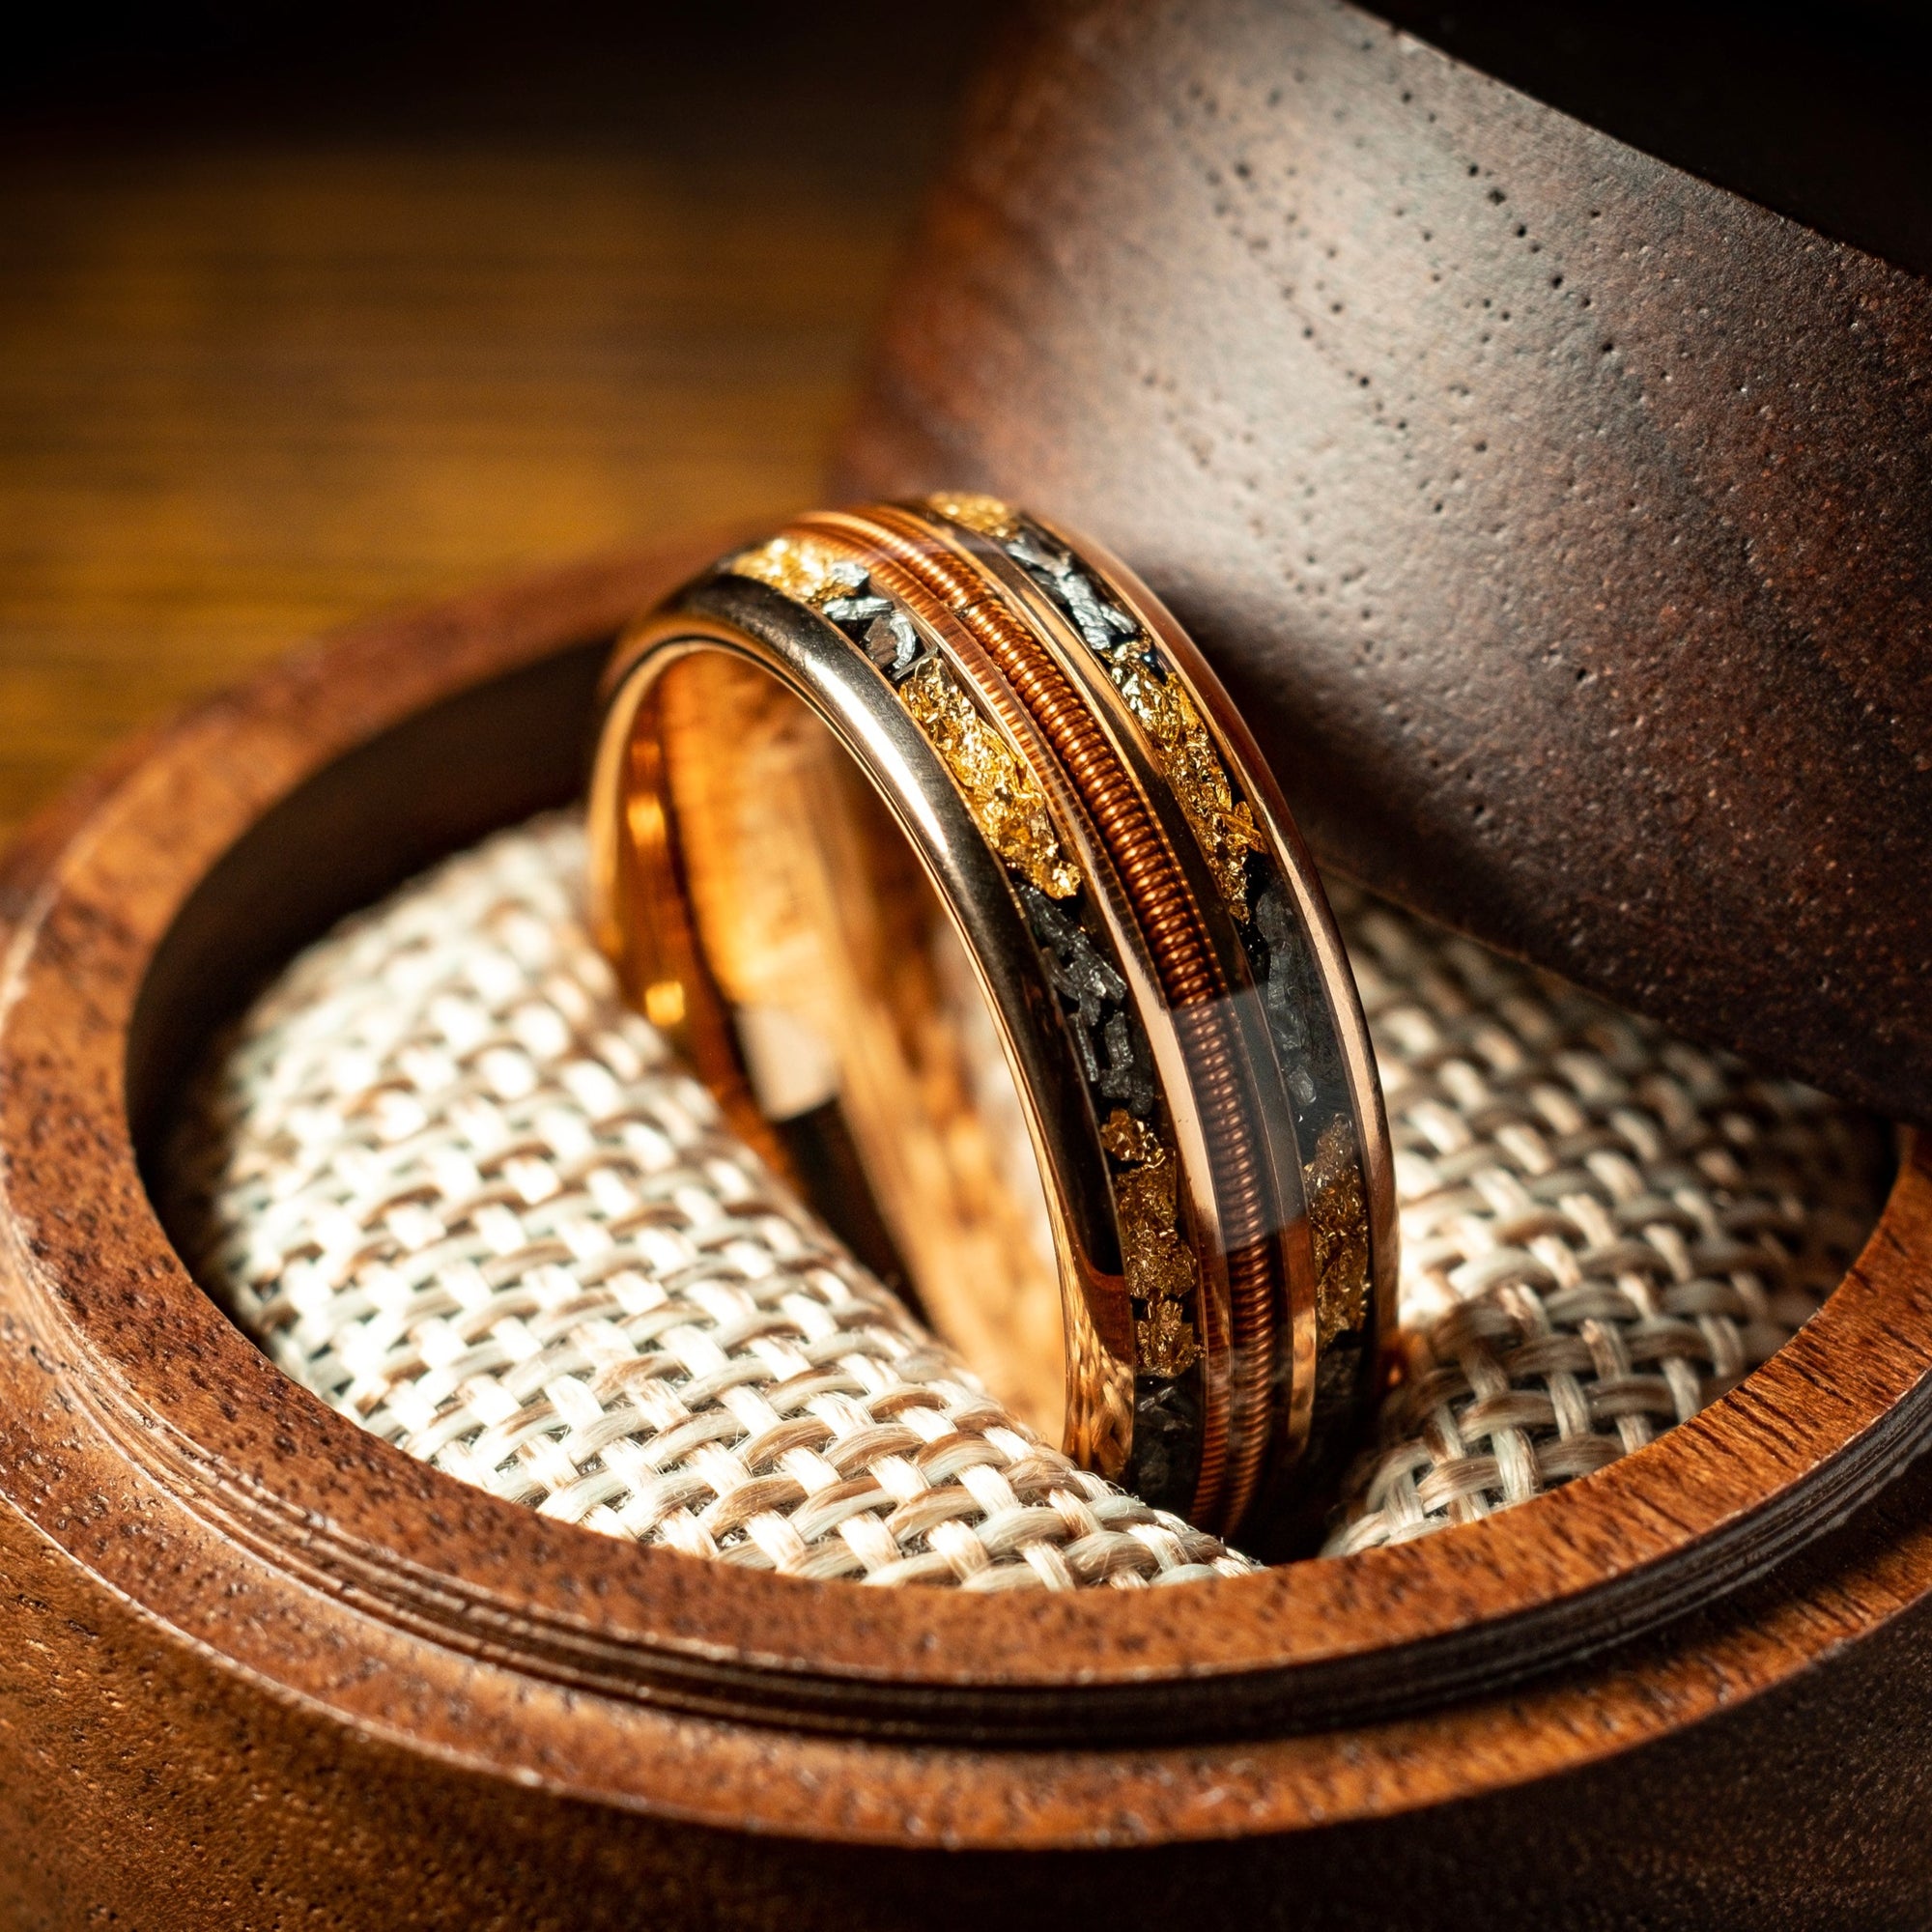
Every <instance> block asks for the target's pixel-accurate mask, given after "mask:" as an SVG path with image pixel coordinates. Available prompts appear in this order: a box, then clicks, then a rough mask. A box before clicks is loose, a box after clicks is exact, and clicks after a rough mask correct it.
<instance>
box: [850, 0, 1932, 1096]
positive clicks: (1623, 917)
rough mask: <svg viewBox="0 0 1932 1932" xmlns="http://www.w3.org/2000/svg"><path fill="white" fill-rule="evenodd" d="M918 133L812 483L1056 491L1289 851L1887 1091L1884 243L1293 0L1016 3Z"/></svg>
mask: <svg viewBox="0 0 1932 1932" xmlns="http://www.w3.org/2000/svg"><path fill="white" fill-rule="evenodd" d="M1662 57H1663V56H1662V54H1660V58H1662ZM956 154H957V156H958V158H957V160H956V162H955V165H954V167H953V170H952V174H951V176H950V178H949V179H948V180H947V181H946V182H945V183H944V184H943V185H942V186H941V188H940V189H939V191H938V193H937V195H936V197H935V199H934V201H933V203H932V205H931V208H930V212H929V215H928V218H927V220H926V222H925V225H924V229H923V236H922V238H921V240H920V242H919V244H918V247H917V249H916V251H915V256H914V259H913V261H912V262H911V264H910V265H909V267H908V269H907V270H906V272H905V274H904V276H903V279H902V282H901V284H900V287H901V295H900V298H899V300H898V302H897V305H896V307H895V312H894V315H893V317H892V319H891V322H890V326H889V328H888V331H887V335H886V339H885V343H884V348H883V352H882V355H881V359H880V362H879V365H878V372H877V377H876V381H875V383H874V385H873V387H872V390H871V395H870V401H869V405H868V407H867V411H866V412H865V415H864V417H863V419H862V421H861V423H860V426H859V428H858V431H857V432H856V434H855V436H854V438H853V440H852V442H851V445H850V448H849V451H848V480H849V482H850V483H851V484H852V486H853V487H855V488H863V489H865V490H867V491H879V490H887V491H895V492H904V491H911V490H916V489H920V488H925V487H933V486H936V485H939V484H941V483H947V484H952V485H953V486H962V485H971V486H977V487H983V488H987V489H991V490H994V491H998V492H1002V493H1005V494H1009V495H1011V496H1013V497H1017V498H1020V499H1023V500H1027V501H1031V502H1034V503H1037V504H1039V505H1041V506H1042V507H1048V508H1050V509H1051V510H1052V511H1053V512H1054V513H1056V514H1057V515H1060V516H1062V517H1064V518H1065V519H1066V520H1068V521H1069V522H1071V523H1074V524H1076V525H1080V526H1087V527H1089V528H1091V529H1092V530H1093V531H1094V533H1095V534H1097V535H1099V536H1100V537H1102V538H1103V539H1104V540H1105V541H1107V542H1108V543H1110V544H1112V545H1114V546H1116V547H1117V548H1118V549H1120V550H1121V551H1122V552H1123V553H1124V554H1127V555H1129V556H1131V557H1132V558H1133V559H1134V561H1135V564H1136V566H1137V567H1138V568H1139V569H1141V570H1142V571H1143V572H1144V574H1145V575H1146V576H1147V577H1148V578H1149V579H1150V580H1151V582H1153V583H1154V585H1155V586H1156V587H1157V588H1158V590H1159V591H1160V592H1161V594H1162V595H1163V596H1165V597H1166V598H1168V599H1169V600H1170V601H1171V602H1172V604H1173V605H1174V606H1175V608H1176V609H1177V610H1178V611H1179V612H1180V613H1181V615H1182V616H1183V618H1184V619H1185V620H1186V621H1187V622H1189V623H1190V624H1191V625H1192V626H1193V627H1194V628H1195V629H1196V631H1197V633H1198V635H1199V636H1200V637H1201V639H1202V640H1203V642H1204V643H1205V644H1206V645H1207V647H1208V649H1209V651H1210V652H1211V653H1212V654H1213V656H1214V657H1215V659H1216V661H1217V663H1218V665H1219V667H1220V668H1221V669H1222V670H1223V672H1224V674H1225V675H1226V676H1227V678H1228V680H1229V682H1230V684H1231V685H1232V686H1233V687H1234V688H1235V690H1236V694H1237V696H1239V697H1240V698H1241V699H1242V701H1243V703H1244V704H1245V706H1246V707H1247V709H1248V712H1249V715H1250V718H1251V720H1252V722H1253V723H1254V725H1255V727H1256V730H1257V734H1258V736H1259V737H1260V738H1261V740H1262V742H1263V745H1264V749H1265V750H1266V751H1267V752H1268V753H1269V754H1270V756H1271V757H1272V758H1273V760H1274V761H1275V764H1276V767H1277V769H1278V771H1279V773H1280V776H1281V778H1282V781H1283V783H1284V785H1285V787H1286V789H1287V791H1288V793H1289V796H1290V799H1291V802H1292V803H1293V806H1294V808H1295V810H1296V811H1297V813H1298V814H1299V815H1300V817H1301V819H1302V822H1303V824H1304V826H1305V827H1306V828H1307V830H1308V831H1309V833H1310V835H1311V837H1312V838H1313V840H1314V842H1315V844H1316V846H1317V849H1318V850H1319V851H1320V852H1321V854H1322V856H1323V857H1324V858H1325V859H1326V860H1327V861H1328V862H1330V863H1332V864H1333V865H1335V866H1337V867H1341V868H1343V869H1345V870H1347V871H1349V872H1350V873H1353V874H1354V875H1356V876H1357V877H1359V878H1361V879H1363V880H1364V881H1366V882H1368V883H1369V884H1371V885H1373V886H1375V887H1377V888H1378V889H1380V890H1382V891H1384V892H1387V893H1389V894H1391V895H1394V896H1396V897H1398V898H1400V899H1402V900H1404V901H1406V902H1407V903H1408V904H1410V905H1412V906H1414V907H1417V908H1418V909H1420V910H1423V911H1425V912H1428V913H1430V914H1432V915H1434V916H1435V917H1437V918H1440V919H1443V920H1446V921H1448V922H1449V923H1453V924H1456V925H1459V926H1461V927H1463V928H1464V929H1466V930H1468V931H1470V932H1472V933H1475V934H1476V935H1478V936H1480V937H1482V938H1484V939H1486V940H1488V941H1490V942H1492V943H1493V944H1496V945H1500V946H1502V947H1505V948H1507V949H1509V950H1512V951H1514V952H1519V953H1520V954H1523V955H1526V956H1528V957H1530V958H1532V959H1534V960H1536V961H1538V962H1539V963H1542V964H1545V965H1547V966H1549V967H1551V968H1553V969H1555V970H1557V971H1559V972H1562V973H1565V974H1567V975H1569V976H1570V977H1572V978H1575V979H1577V980H1583V981H1586V982H1588V983H1590V984H1592V985H1594V986H1596V987H1597V988H1598V989H1600V990H1602V991H1604V992H1605V993H1607V994H1608V995H1610V996H1611V997H1613V998H1615V999H1618V1000H1620V1001H1622V1002H1624V1003H1626V1004H1628V1005H1631V1006H1634V1007H1636V1008H1638V1009H1645V1010H1648V1011H1650V1012H1653V1013H1656V1014H1658V1015H1660V1016H1662V1017H1664V1018H1667V1019H1669V1020H1671V1021H1673V1022H1674V1023H1676V1024H1677V1025H1679V1026H1681V1027H1683V1028H1685V1029H1687V1030H1689V1031H1691V1032H1693V1033H1696V1034H1698V1035H1701V1036H1702V1037H1706V1038H1709V1039H1712V1040H1715V1041H1717V1042H1719V1043H1721V1044H1725V1045H1729V1046H1732V1047H1735V1048H1738V1049H1740V1050H1741V1051H1743V1052H1745V1053H1747V1055H1749V1056H1750V1057H1752V1058H1753V1059H1755V1060H1757V1061H1759V1062H1761V1063H1763V1064H1765V1065H1770V1066H1774V1067H1777V1068H1780V1069H1784V1070H1788V1071H1791V1072H1795V1073H1798V1074H1800V1075H1803V1076H1804V1077H1807V1078H1809V1079H1812V1080H1814V1081H1816V1082H1817V1083H1819V1084H1820V1085H1823V1086H1826V1087H1828V1088H1831V1089H1833V1091H1835V1092H1837V1093H1840V1094H1845V1095H1847V1096H1849V1097H1852V1098H1855V1099H1859V1100H1861V1101H1864V1102H1867V1103H1869V1104H1871V1105H1874V1106H1876V1107H1879V1108H1881V1109H1884V1110H1885V1111H1887V1112H1889V1113H1890V1114H1892V1115H1895V1116H1898V1117H1904V1118H1917V1119H1919V1120H1926V1119H1932V998H1928V997H1927V994H1926V992H1925V990H1924V981H1923V966H1924V962H1925V960H1926V958H1927V956H1928V952H1932V946H1928V940H1932V921H1929V920H1928V910H1927V908H1928V906H1932V677H1928V670H1927V665H1928V646H1932V289H1928V287H1927V284H1926V282H1925V281H1924V280H1923V279H1922V278H1921V277H1920V276H1918V275H1917V274H1915V273H1913V272H1911V271H1909V270H1905V269H1901V268H1897V267H1894V266H1891V265H1889V264H1888V263H1887V262H1884V261H1881V260H1879V259H1876V258H1875V257H1873V256H1871V255H1868V254H1865V253H1861V252H1860V251H1859V250H1858V249H1856V248H1854V247H1852V246H1849V245H1847V244H1845V243H1844V242H1841V241H1833V240H1829V239H1827V238H1826V237H1824V236H1822V235H1820V234H1819V233H1817V232H1814V231H1813V230H1810V229H1807V228H1804V227H1802V226H1800V225H1798V224H1797V223H1796V222H1794V221H1791V220H1789V219H1785V218H1782V217H1780V216H1778V215H1776V214H1774V213H1769V212H1767V211H1766V210H1764V209H1762V208H1760V207H1757V206H1754V205H1752V204H1751V203H1749V202H1747V201H1746V200H1744V199H1742V198H1740V197H1739V196H1737V195H1735V194H1732V193H1729V192H1726V191H1725V190H1723V189H1720V188H1718V187H1715V186H1712V185H1709V184H1707V183H1705V182H1703V181H1700V180H1697V179H1695V178H1693V177H1692V176H1690V175H1689V174H1686V173H1683V172H1681V171H1679V170H1678V169H1676V168H1673V167H1672V166H1670V165H1667V164H1666V163H1664V162H1662V161H1660V160H1657V159H1655V158H1652V157H1651V156H1647V155H1644V154H1641V153H1638V152H1636V151H1634V149H1632V148H1630V147H1627V146H1624V145H1622V144H1620V143H1619V142H1618V141H1616V140H1614V139H1612V138H1610V137H1609V136H1608V135H1606V134H1604V133H1601V132H1599V131H1597V130H1595V129H1594V128H1589V127H1586V126H1584V125H1582V124H1581V123H1580V122H1577V121H1576V120H1573V119H1570V118H1568V117H1567V116H1566V115H1564V114H1562V113H1559V112H1557V111H1556V110H1555V109H1553V108H1550V107H1547V106H1544V105H1542V104H1540V103H1539V102H1537V101H1535V100H1532V99H1529V98H1527V97H1526V96H1524V95H1522V94H1520V93H1518V92H1516V91H1514V90H1513V89H1512V88H1510V87H1508V86H1506V85H1504V84H1503V83H1502V82H1500V81H1498V80H1495V79H1492V78H1490V77H1487V76H1485V75H1484V74H1481V73H1479V72H1476V71H1473V70H1471V69H1469V68H1467V67H1464V66H1461V65H1458V64H1457V63H1456V62H1455V61H1453V60H1451V59H1450V58H1448V57H1447V56H1445V55H1444V54H1442V53H1440V52H1438V51H1436V50H1435V49H1434V48H1433V47H1431V46H1429V45H1426V44H1424V43H1421V42H1419V41H1417V40H1414V39H1411V38H1409V37H1408V36H1406V34H1404V33H1402V32H1399V31H1398V30H1396V29H1395V28H1393V27H1391V26H1389V25H1387V24H1385V23H1384V22H1383V21H1381V20H1379V19H1377V18H1374V17H1372V16H1371V15H1369V14H1365V13H1362V12H1359V11H1357V10H1355V9H1354V8H1352V7H1350V6H1347V5H1338V4H1332V0H1294V4H1290V5H1264V4H1259V0H1256V4H1222V0H1192V4H1182V5H1179V6H1159V7H1156V6H1153V5H1151V4H1129V5H1104V6H1103V5H1086V6H1072V7H1065V8H1060V9H1053V10H1039V11H1037V12H1036V13H1035V14H1032V15H1030V16H1029V18H1028V19H1027V20H1026V21H1025V22H1024V23H1023V24H1022V25H1021V26H1020V27H1019V28H1018V29H1017V30H1016V31H1015V32H1014V33H1013V34H1011V35H1010V36H1009V39H1008V41H1007V42H1006V43H1005V45H1004V47H1003V49H1002V50H1001V52H1000V53H999V55H998V56H997V58H996V60H995V62H994V63H993V65H992V67H991V69H990V70H989V71H988V72H987V73H986V75H985V76H984V77H983V80H982V82H981V84H980V88H979V90H978V93H977V95H976V97H975V99H974V101H973V104H972V107H971V109H970V112H969V117H968V126H967V128H965V130H964V132H963V137H962V138H961V140H960V141H959V143H958V146H957V149H956Z"/></svg>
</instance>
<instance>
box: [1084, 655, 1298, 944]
mask: <svg viewBox="0 0 1932 1932" xmlns="http://www.w3.org/2000/svg"><path fill="white" fill-rule="evenodd" d="M1146 648H1147V640H1146V639H1145V637H1132V638H1123V639H1120V640H1119V641H1118V642H1116V643H1114V644H1113V645H1112V647H1111V648H1109V649H1106V650H1102V651H1100V652H1099V653H1098V655H1099V658H1100V661H1101V663H1102V664H1104V665H1105V666H1106V668H1107V675H1108V676H1109V677H1111V678H1112V679H1113V681H1114V688H1115V689H1116V690H1117V691H1119V693H1120V694H1121V696H1122V697H1124V698H1125V699H1126V701H1127V709H1128V710H1129V711H1131V712H1132V713H1133V714H1134V717H1135V719H1136V720H1137V721H1138V723H1139V725H1140V726H1141V728H1142V729H1143V730H1144V731H1145V732H1146V733H1147V734H1148V736H1149V738H1151V740H1152V741H1153V746H1154V750H1155V752H1156V753H1158V755H1159V758H1160V768H1161V776H1162V777H1163V778H1165V779H1166V780H1167V782H1168V784H1169V785H1170V787H1172V789H1173V792H1174V795H1175V797H1176V798H1177V799H1179V801H1180V810H1181V813H1182V815H1183V816H1184V817H1185V818H1186V820H1187V823H1188V826H1189V828H1190V829H1191V830H1192V832H1193V834H1194V837H1195V838H1196V839H1197V840H1199V842H1200V845H1201V850H1202V854H1203V856H1204V857H1205V858H1206V859H1207V861H1208V869H1209V870H1210V871H1211V872H1212V873H1213V875H1214V883H1215V885H1216V886H1217V887H1218V888H1219V889H1220V893H1221V896H1222V898H1223V899H1225V900H1226V901H1227V904H1228V909H1229V911H1231V912H1232V913H1233V914H1234V915H1235V917H1236V919H1241V920H1245V919H1246V918H1247V917H1248V886H1247V858H1248V854H1249V853H1250V852H1262V851H1265V850H1266V846H1265V844H1264V841H1263V838H1262V834H1261V828H1260V827H1259V826H1258V825H1257V824H1256V823H1255V814H1254V810H1253V808H1252V807H1251V806H1250V805H1249V804H1248V802H1247V800H1246V799H1242V798H1236V796H1235V788H1234V786H1233V784H1232V783H1230V782H1229V779H1228V772H1227V767H1226V766H1225V765H1223V764H1222V762H1221V754H1220V753H1218V752H1217V751H1216V750H1215V749H1214V741H1213V739H1211V738H1210V737H1209V736H1208V727H1207V726H1206V725H1204V724H1202V722H1201V714H1200V713H1199V712H1198V711H1197V710H1195V708H1194V700H1193V699H1192V698H1191V697H1189V696H1188V695H1187V693H1186V692H1185V691H1184V690H1183V689H1182V688H1181V686H1180V685H1179V683H1178V682H1177V681H1176V680H1175V679H1174V678H1173V677H1161V676H1158V675H1156V673H1155V672H1154V671H1153V669H1152V668H1151V667H1150V666H1149V665H1148V663H1147V661H1146V659H1145V658H1144V657H1143V655H1142V653H1143V652H1144V651H1145V649H1146Z"/></svg>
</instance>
